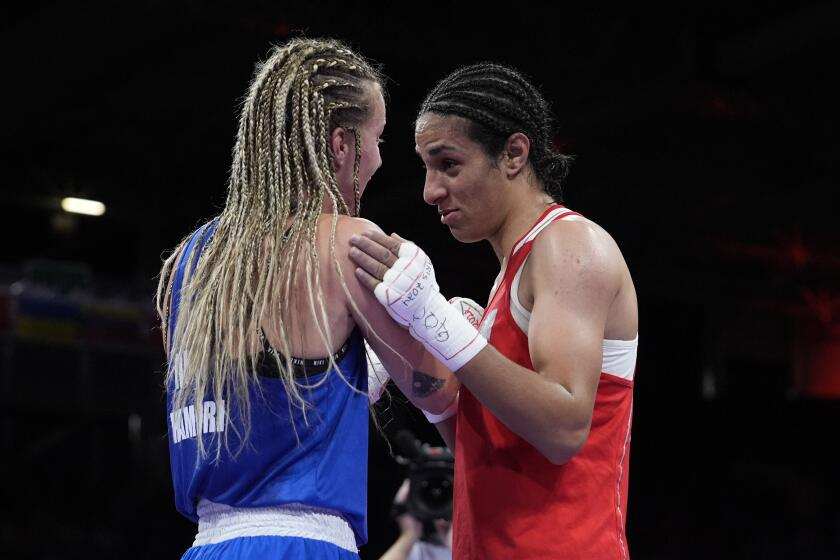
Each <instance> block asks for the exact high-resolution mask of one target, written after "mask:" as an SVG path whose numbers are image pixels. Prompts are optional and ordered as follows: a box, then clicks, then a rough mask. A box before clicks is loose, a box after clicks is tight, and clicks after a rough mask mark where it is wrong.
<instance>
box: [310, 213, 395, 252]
mask: <svg viewBox="0 0 840 560" xmlns="http://www.w3.org/2000/svg"><path fill="white" fill-rule="evenodd" d="M335 221H336V226H335V238H336V244H337V245H340V246H341V247H344V249H345V250H344V252H345V253H346V252H347V251H348V250H349V241H350V238H351V237H352V236H354V235H359V234H361V233H364V232H366V231H378V232H381V231H382V229H381V228H380V227H379V226H377V225H376V224H375V223H373V222H371V221H370V220H366V219H364V218H355V217H353V216H344V215H338V216H335ZM332 222H333V215H332V214H324V215H323V216H321V219H320V221H319V222H318V228H319V233H320V234H321V235H325V234H326V235H327V236H329V235H330V231H331V229H332ZM338 248H339V247H338V246H337V247H336V249H338Z"/></svg>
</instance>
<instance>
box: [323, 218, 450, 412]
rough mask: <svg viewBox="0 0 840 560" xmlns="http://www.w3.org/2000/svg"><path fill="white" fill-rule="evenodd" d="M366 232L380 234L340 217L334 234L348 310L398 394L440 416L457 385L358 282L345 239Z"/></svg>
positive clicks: (367, 225)
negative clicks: (392, 381)
mask: <svg viewBox="0 0 840 560" xmlns="http://www.w3.org/2000/svg"><path fill="white" fill-rule="evenodd" d="M366 231H375V232H379V233H382V230H381V229H379V228H378V227H377V226H376V225H375V224H373V223H372V222H369V221H367V220H362V219H359V218H343V219H342V220H341V221H340V223H339V228H338V231H337V233H336V251H337V252H338V257H339V262H340V263H341V265H342V267H343V269H342V271H343V275H344V279H345V281H346V284H347V288H348V290H349V292H350V296H351V297H352V302H348V311H349V312H350V314H351V315H352V316H353V319H354V321H355V323H356V325H358V327H359V328H360V329H361V330H362V333H363V335H364V337H365V339H366V340H367V341H368V344H370V346H371V348H372V349H373V350H374V352H376V354H377V355H378V356H379V358H380V359H381V360H382V363H383V365H384V366H385V368H386V369H387V371H388V373H389V374H390V375H391V378H392V379H393V380H394V382H395V383H396V384H397V387H399V389H400V391H402V392H403V394H404V395H405V396H406V397H408V398H409V399H410V400H411V401H412V403H414V405H415V406H417V407H418V408H421V409H423V410H427V411H429V412H433V413H440V412H442V411H443V410H445V409H446V407H447V406H449V404H450V403H451V402H452V399H454V398H455V394H456V393H457V392H458V389H459V388H460V386H461V383H460V381H458V379H457V378H456V377H455V376H454V375H452V372H450V371H449V370H448V369H446V368H445V367H444V366H443V365H442V364H441V363H440V362H438V361H437V360H435V359H434V358H433V357H432V356H431V355H430V354H429V352H428V351H426V349H425V348H424V347H423V345H422V344H420V343H419V342H417V341H416V340H414V339H413V338H412V337H411V336H410V335H409V334H408V332H407V331H406V330H405V329H404V328H402V327H401V326H400V325H398V324H397V323H395V322H394V321H393V319H391V317H390V316H389V315H388V313H387V312H386V311H385V309H384V308H383V307H382V306H381V305H380V304H379V302H378V301H377V300H376V298H375V297H374V295H373V293H372V292H371V291H370V290H368V289H367V288H365V287H364V286H363V285H362V284H361V283H360V282H359V280H358V278H357V276H356V274H355V273H354V270H355V264H354V263H353V262H352V261H351V260H350V259H349V258H348V252H349V249H350V241H349V239H350V237H352V236H353V235H355V234H362V233H363V232H366ZM383 235H384V234H383Z"/></svg>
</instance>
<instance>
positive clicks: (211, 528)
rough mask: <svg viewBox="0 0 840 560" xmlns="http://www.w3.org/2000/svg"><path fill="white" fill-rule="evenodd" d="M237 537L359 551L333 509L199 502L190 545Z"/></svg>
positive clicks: (350, 530)
mask: <svg viewBox="0 0 840 560" xmlns="http://www.w3.org/2000/svg"><path fill="white" fill-rule="evenodd" d="M237 537H303V538H305V539H314V540H318V541H326V542H329V543H332V544H334V545H336V546H338V547H341V548H343V549H345V550H349V551H350V552H358V549H357V548H356V536H355V535H354V534H353V529H351V528H350V525H349V524H348V523H347V521H346V520H345V519H344V518H343V517H341V515H339V514H337V513H336V512H334V511H330V510H322V509H316V508H311V507H308V506H304V505H301V504H289V505H285V506H273V507H255V508H236V507H231V506H228V505H225V504H217V503H214V502H211V501H209V500H201V501H200V502H199V503H198V534H197V535H196V536H195V542H193V546H201V545H204V544H216V543H220V542H222V541H226V540H229V539H235V538H237Z"/></svg>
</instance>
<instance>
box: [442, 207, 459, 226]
mask: <svg viewBox="0 0 840 560" xmlns="http://www.w3.org/2000/svg"><path fill="white" fill-rule="evenodd" d="M456 212H457V210H455V209H454V208H450V209H447V210H438V213H439V214H440V223H442V224H446V223H448V222H449V221H450V220H451V218H452V216H453V215H454V214H455V213H456Z"/></svg>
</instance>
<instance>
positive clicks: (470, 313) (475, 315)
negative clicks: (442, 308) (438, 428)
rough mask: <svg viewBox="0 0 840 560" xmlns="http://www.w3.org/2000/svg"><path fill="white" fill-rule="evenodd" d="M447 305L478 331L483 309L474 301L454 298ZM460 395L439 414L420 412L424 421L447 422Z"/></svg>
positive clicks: (453, 412)
mask: <svg viewBox="0 0 840 560" xmlns="http://www.w3.org/2000/svg"><path fill="white" fill-rule="evenodd" d="M449 305H451V306H453V307H454V308H455V309H457V310H458V311H459V312H460V313H461V315H463V316H464V317H465V318H466V319H467V321H469V322H470V324H471V325H472V326H473V328H475V329H476V330H478V327H479V326H480V325H481V319H482V317H484V308H483V307H481V306H480V305H479V304H477V303H476V302H475V301H473V300H471V299H469V298H462V297H454V298H452V299H450V300H449ZM459 394H460V393H455V398H454V399H452V403H451V404H450V405H449V406H447V407H446V410H444V411H443V412H441V413H440V414H432V413H431V412H427V411H425V410H422V411H421V412H422V413H423V415H424V416H425V417H426V420H428V421H429V423H430V424H439V423H440V422H443V421H444V420H448V419H450V418H452V417H453V416H455V415H456V414H457V413H458V395H459Z"/></svg>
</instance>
